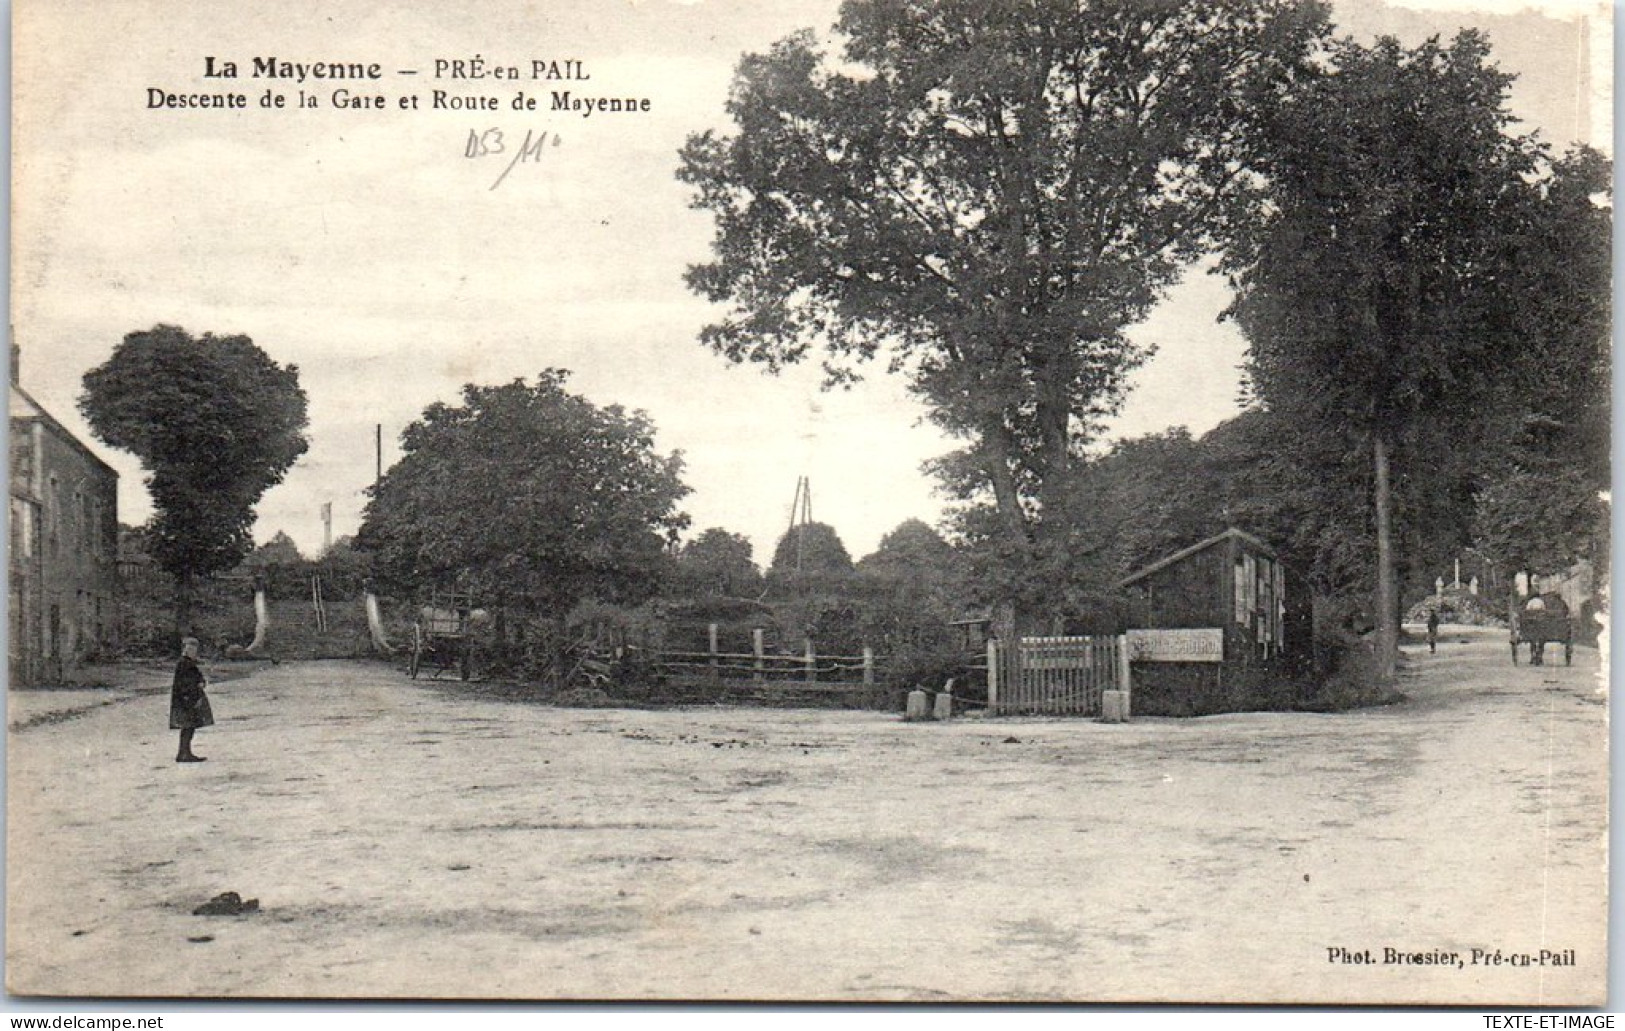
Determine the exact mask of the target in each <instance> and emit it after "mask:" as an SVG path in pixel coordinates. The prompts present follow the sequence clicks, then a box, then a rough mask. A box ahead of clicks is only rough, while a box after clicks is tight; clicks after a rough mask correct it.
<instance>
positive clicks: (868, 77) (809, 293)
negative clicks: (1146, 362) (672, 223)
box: [679, 0, 1325, 633]
mask: <svg viewBox="0 0 1625 1031" xmlns="http://www.w3.org/2000/svg"><path fill="white" fill-rule="evenodd" d="M1324 27H1325V11H1324V9H1323V6H1322V5H1321V4H1319V3H1316V2H1313V0H1236V2H1231V3H1225V4H1194V3H1189V2H1186V0H1114V2H1109V3H1108V2H1079V0H1002V2H997V3H993V4H988V3H985V2H982V0H942V2H936V3H920V2H915V0H847V2H846V3H845V4H844V6H843V7H842V10H841V16H840V19H839V23H838V25H837V30H838V32H839V34H840V36H841V38H842V39H843V41H844V46H843V52H842V54H841V55H840V57H839V58H834V57H832V56H830V55H826V54H825V53H823V52H821V51H820V49H819V47H818V45H817V43H816V42H815V39H814V37H813V36H812V35H811V34H810V33H801V34H797V35H793V36H791V37H789V38H787V39H785V40H783V41H781V42H780V43H778V44H777V45H776V46H775V47H774V48H773V49H772V51H771V52H770V53H767V54H753V55H748V56H746V57H745V58H744V59H743V61H742V62H741V64H740V66H739V69H738V73H737V75H736V78H735V81H734V85H733V91H732V94H731V96H730V98H729V101H728V105H727V110H728V113H729V114H730V115H731V116H732V118H733V120H734V122H735V124H736V126H737V131H736V132H733V133H732V134H718V133H714V132H706V133H703V134H699V135H696V136H693V137H691V138H690V140H689V141H688V144H687V146H686V147H685V148H684V150H683V153H682V167H681V169H680V171H679V175H680V177H681V178H682V179H683V180H684V181H685V182H688V183H690V184H692V185H693V186H694V187H696V189H697V198H696V200H695V205H696V206H697V207H699V208H702V209H704V210H707V211H709V212H710V213H711V214H712V215H713V216H714V218H715V220H716V229H717V231H716V238H715V242H714V244H713V252H714V258H715V260H713V261H712V262H710V263H709V264H704V265H700V266H697V267H695V268H692V269H691V270H690V271H689V275H688V282H689V284H690V286H691V287H692V288H693V289H695V290H696V291H698V292H700V293H701V294H703V295H704V296H706V297H708V298H710V299H712V300H714V301H718V302H723V303H725V304H727V305H728V306H729V309H728V311H727V314H726V315H725V316H724V317H723V318H722V319H721V320H720V321H718V322H717V323H715V324H714V325H712V326H710V327H708V328H707V329H706V331H705V333H704V339H705V342H706V343H708V344H709V345H710V346H711V347H713V348H714V349H716V350H717V351H718V352H720V353H722V354H724V355H726V356H727V357H728V358H730V359H732V360H735V361H741V362H743V361H751V362H757V363H761V364H763V365H765V366H766V367H768V368H769V369H777V368H779V367H780V366H782V365H784V364H786V363H793V362H798V361H801V360H803V359H804V358H806V357H807V356H808V354H809V352H811V351H812V350H813V349H815V348H817V349H821V350H822V351H823V356H824V368H825V370H826V372H827V374H828V376H829V378H830V380H831V381H832V382H842V381H848V380H851V379H852V378H854V377H855V376H856V375H857V373H858V369H859V367H860V366H861V365H862V364H863V363H864V362H865V361H868V360H870V359H875V358H881V357H883V358H884V360H885V363H886V367H887V368H888V369H889V370H890V371H892V372H896V373H901V374H904V375H906V376H907V378H908V382H909V385H910V388H911V389H912V391H913V393H914V394H915V395H916V396H918V397H919V398H920V399H921V400H922V401H923V402H924V403H925V404H926V406H927V408H928V411H929V413H930V417H931V419H932V420H933V421H934V422H936V423H937V425H939V426H940V427H942V428H943V429H945V430H946V431H948V432H949V433H951V434H953V435H955V436H957V437H959V438H960V439H963V440H965V441H966V442H967V445H966V447H965V449H964V451H963V452H962V453H961V454H959V455H957V456H956V457H955V459H954V460H953V461H951V462H950V463H948V464H947V465H946V466H945V472H947V473H948V474H949V475H948V480H949V484H950V487H952V488H954V489H958V490H960V491H961V492H963V493H966V494H967V495H969V496H972V497H988V498H991V499H992V502H993V511H994V513H995V514H996V520H995V522H994V524H993V525H994V526H995V528H996V532H997V533H998V535H999V537H1000V545H999V546H1000V547H1001V548H1002V549H1003V550H1004V551H1006V552H1008V554H1009V556H1010V557H1011V559H1012V561H1014V562H1015V563H1016V564H1017V565H1018V566H1020V565H1022V564H1024V563H1027V564H1030V563H1031V562H1033V561H1036V559H1035V558H1034V555H1035V553H1037V552H1041V551H1043V550H1044V546H1045V541H1044V536H1045V533H1044V521H1045V511H1046V507H1047V506H1051V505H1052V504H1053V502H1054V500H1055V497H1056V495H1057V494H1058V493H1061V492H1062V488H1063V485H1064V483H1065V481H1066V479H1067V478H1068V475H1069V473H1070V471H1071V468H1072V466H1073V464H1074V462H1075V460H1076V459H1077V457H1078V456H1079V455H1080V454H1081V448H1082V446H1083V444H1084V443H1085V442H1086V441H1087V440H1088V438H1089V437H1090V435H1091V434H1092V433H1093V432H1095V430H1096V429H1097V427H1098V425H1099V422H1100V420H1101V419H1103V418H1104V417H1105V416H1107V415H1109V414H1111V413H1112V412H1114V411H1115V410H1116V407H1117V405H1118V403H1119V400H1120V398H1121V395H1122V392H1123V389H1124V384H1125V378H1126V376H1127V374H1128V373H1129V372H1130V371H1131V370H1132V369H1134V368H1135V367H1136V366H1137V365H1138V364H1139V363H1140V362H1141V361H1143V359H1144V358H1145V356H1146V352H1145V350H1144V349H1143V348H1140V347H1138V346H1136V345H1134V344H1133V343H1132V342H1131V341H1130V340H1129V339H1128V338H1127V337H1126V336H1125V335H1124V329H1125V327H1128V326H1130V325H1132V324H1134V323H1136V322H1138V321H1139V320H1140V319H1141V318H1142V317H1143V316H1144V315H1145V314H1146V313H1147V311H1148V310H1149V309H1150V308H1151V306H1152V305H1153V304H1155V303H1156V301H1157V300H1158V299H1159V298H1160V297H1161V296H1162V295H1163V292H1164V290H1165V289H1166V288H1167V287H1168V286H1169V285H1170V284H1171V283H1172V282H1174V280H1175V279H1176V278H1177V277H1178V276H1179V275H1180V274H1181V272H1182V269H1183V267H1184V263H1185V262H1186V261H1187V260H1188V259H1190V258H1192V257H1193V256H1195V255H1196V254H1198V253H1199V252H1200V251H1201V250H1202V249H1203V248H1204V247H1205V246H1206V245H1207V243H1208V241H1209V238H1210V233H1211V231H1212V230H1213V229H1214V228H1215V227H1216V226H1217V225H1219V224H1221V223H1222V222H1224V221H1225V220H1226V219H1227V218H1229V217H1232V216H1234V215H1235V214H1236V213H1237V212H1238V211H1239V210H1240V209H1241V208H1242V207H1243V206H1244V204H1243V202H1244V200H1245V198H1246V190H1247V187H1248V185H1249V183H1250V179H1249V177H1248V176H1247V175H1246V173H1245V170H1246V168H1247V167H1248V165H1249V163H1250V161H1251V158H1252V153H1251V142H1250V141H1251V134H1250V132H1249V125H1250V122H1251V116H1252V113H1253V112H1256V111H1258V110H1261V109H1264V108H1267V107H1268V106H1269V105H1270V104H1272V103H1273V102H1274V100H1275V98H1276V96H1277V94H1278V92H1279V91H1280V90H1281V88H1282V87H1283V85H1284V84H1285V83H1286V82H1288V81H1289V80H1290V79H1291V78H1292V77H1293V76H1294V75H1296V74H1297V73H1298V72H1299V71H1301V68H1302V64H1303V61H1304V60H1305V55H1306V53H1307V52H1308V51H1309V50H1310V49H1311V47H1312V44H1313V43H1314V41H1315V40H1316V39H1317V38H1319V37H1320V36H1321V35H1322V33H1323V32H1324ZM1016 579H1020V577H1017V578H1016ZM1010 601H1011V599H1009V598H1008V597H1006V598H1005V602H1006V604H1005V605H1003V606H1001V611H1002V616H1001V623H1004V624H1006V625H1005V626H1004V627H1003V631H1004V632H1005V633H1009V632H1012V631H1013V629H1014V627H1013V623H1014V621H1015V613H1014V607H1013V605H1011V604H1009V602H1010Z"/></svg>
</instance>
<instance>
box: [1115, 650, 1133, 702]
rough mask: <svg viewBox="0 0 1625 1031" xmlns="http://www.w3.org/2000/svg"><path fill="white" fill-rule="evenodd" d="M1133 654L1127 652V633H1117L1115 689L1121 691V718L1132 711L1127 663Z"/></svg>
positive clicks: (1129, 670)
mask: <svg viewBox="0 0 1625 1031" xmlns="http://www.w3.org/2000/svg"><path fill="white" fill-rule="evenodd" d="M1132 658H1133V656H1131V655H1129V652H1128V635H1127V634H1119V635H1117V689H1118V690H1119V691H1121V692H1123V709H1124V712H1123V718H1124V719H1127V718H1128V714H1129V712H1132V711H1133V708H1132V707H1133V705H1134V691H1133V688H1132V686H1131V684H1132V675H1131V667H1130V665H1129V663H1130V660H1131V659H1132Z"/></svg>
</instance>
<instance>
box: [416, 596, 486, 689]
mask: <svg viewBox="0 0 1625 1031" xmlns="http://www.w3.org/2000/svg"><path fill="white" fill-rule="evenodd" d="M473 614H474V603H473V599H472V597H471V596H470V595H468V594H464V593H450V594H441V593H436V594H434V595H433V596H431V598H430V600H429V604H427V605H424V606H422V607H420V608H419V609H418V615H417V619H416V620H415V621H414V622H413V623H412V652H411V655H410V656H408V658H407V670H408V672H409V673H410V674H411V677H412V679H413V680H416V679H417V677H418V673H419V672H421V671H422V670H424V669H428V670H430V671H431V672H430V674H429V675H430V678H431V679H433V678H438V677H439V676H440V674H442V673H446V672H449V671H451V670H454V669H455V670H456V671H457V674H458V676H459V677H461V678H462V679H463V680H467V679H468V678H469V675H470V674H471V673H472V671H473V664H474V635H473V628H472V624H473Z"/></svg>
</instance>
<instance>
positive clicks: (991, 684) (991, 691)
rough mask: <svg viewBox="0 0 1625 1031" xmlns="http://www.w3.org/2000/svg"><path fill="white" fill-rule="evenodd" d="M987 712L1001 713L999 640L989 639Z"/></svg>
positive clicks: (995, 638)
mask: <svg viewBox="0 0 1625 1031" xmlns="http://www.w3.org/2000/svg"><path fill="white" fill-rule="evenodd" d="M987 711H988V712H998V711H999V639H998V638H997V637H989V638H988V639H987Z"/></svg>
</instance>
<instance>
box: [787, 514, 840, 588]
mask: <svg viewBox="0 0 1625 1031" xmlns="http://www.w3.org/2000/svg"><path fill="white" fill-rule="evenodd" d="M852 573H853V567H852V556H851V555H850V554H848V553H847V550H846V545H845V544H843V543H841V538H840V535H839V534H837V533H836V532H835V528H834V527H833V526H830V525H829V524H827V523H798V524H796V525H795V526H792V527H791V528H790V529H789V530H787V531H786V532H785V534H784V536H782V537H780V538H779V543H778V546H777V547H776V548H774V549H773V564H772V565H771V566H769V567H768V570H767V580H768V583H769V585H770V586H772V587H773V588H775V589H777V590H780V591H783V590H795V589H807V588H809V587H818V588H825V587H828V586H830V585H831V584H832V582H834V583H838V582H839V581H841V580H844V579H847V578H850V577H851V576H852Z"/></svg>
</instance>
